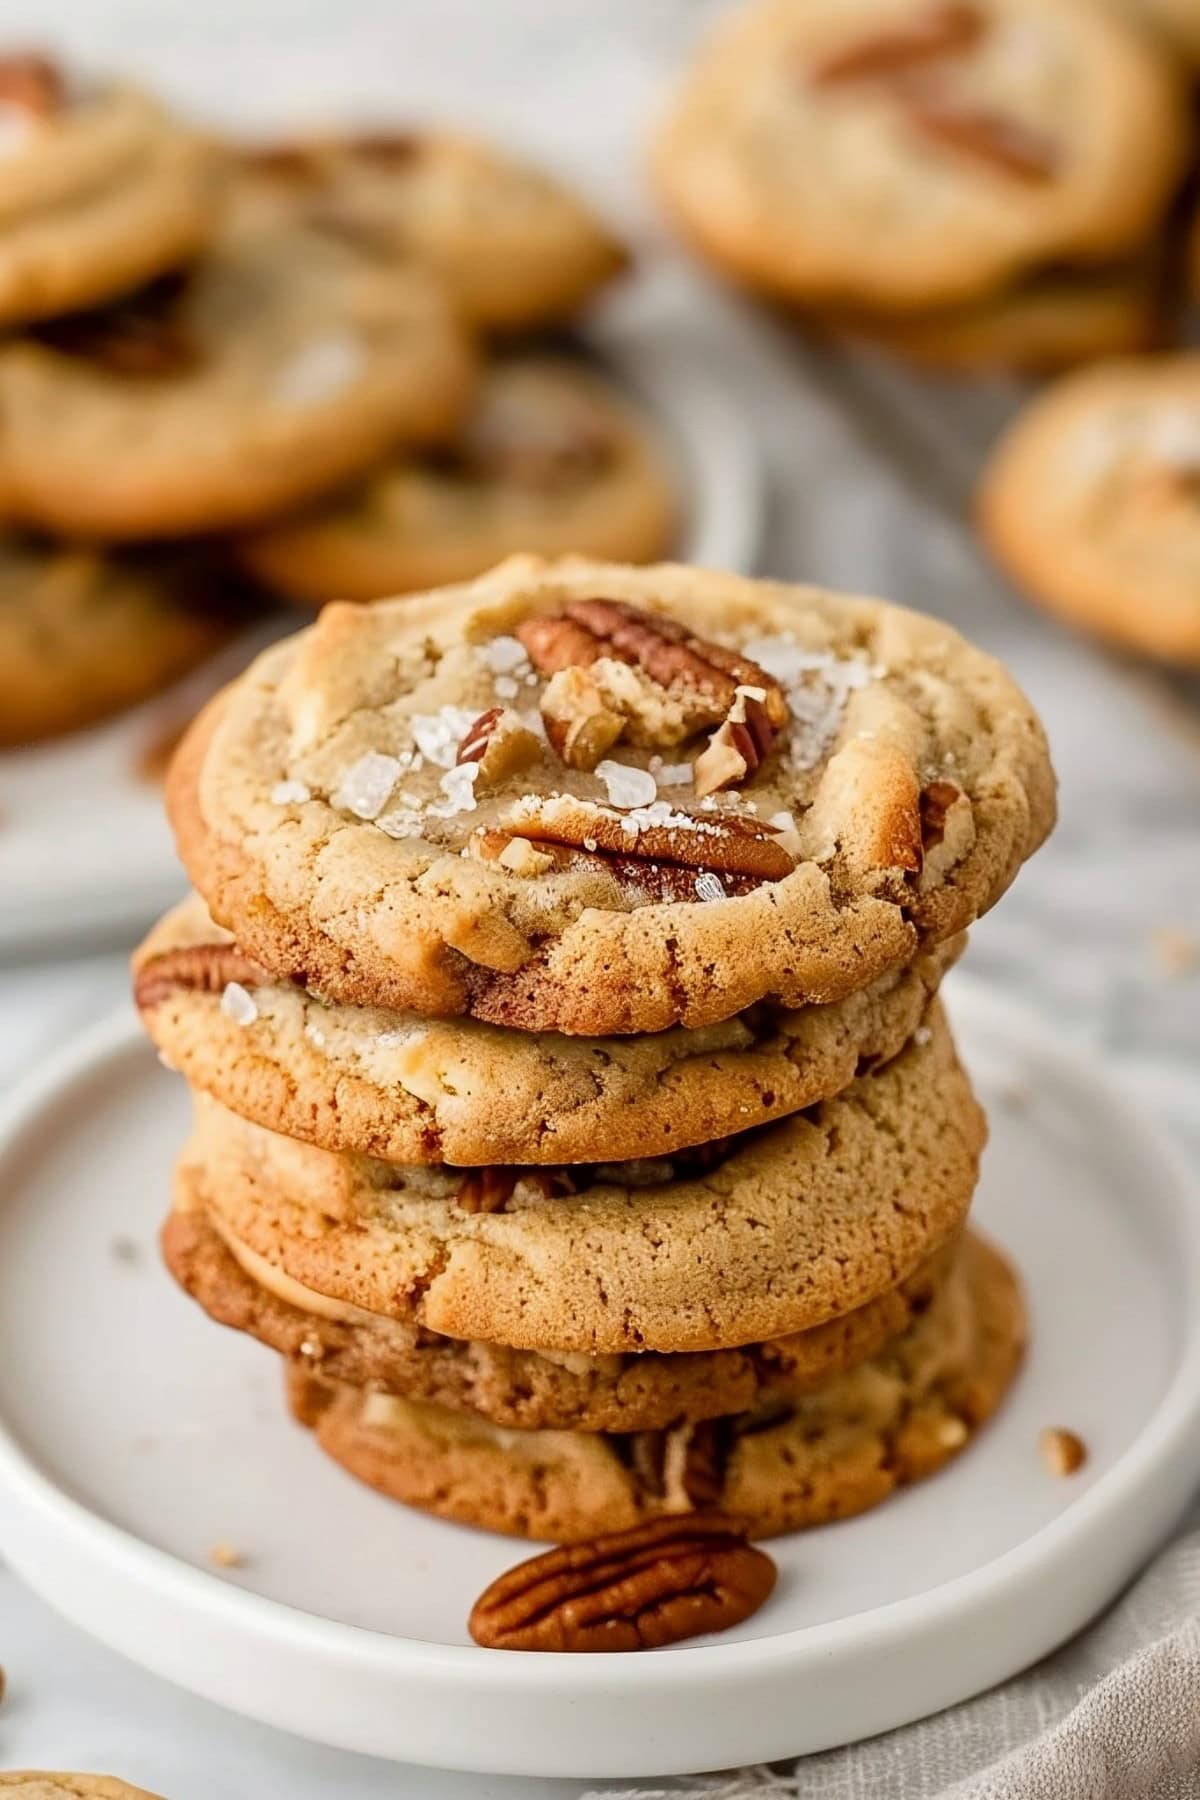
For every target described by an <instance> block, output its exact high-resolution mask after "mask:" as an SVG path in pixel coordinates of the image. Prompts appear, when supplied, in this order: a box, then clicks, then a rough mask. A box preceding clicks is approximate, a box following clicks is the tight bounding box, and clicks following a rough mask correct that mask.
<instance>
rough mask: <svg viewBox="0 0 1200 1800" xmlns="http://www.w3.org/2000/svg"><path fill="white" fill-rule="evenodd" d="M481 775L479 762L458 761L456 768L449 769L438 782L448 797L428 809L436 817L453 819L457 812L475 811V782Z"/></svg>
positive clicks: (432, 816) (431, 815)
mask: <svg viewBox="0 0 1200 1800" xmlns="http://www.w3.org/2000/svg"><path fill="white" fill-rule="evenodd" d="M478 776H479V764H478V763H477V762H471V763H457V764H456V765H455V766H454V768H452V769H447V770H446V773H445V774H444V775H443V776H442V778H441V780H440V781H439V783H438V786H439V787H440V788H441V790H442V792H443V794H445V796H446V798H445V800H444V801H442V802H440V803H439V804H437V805H435V806H429V807H427V808H426V811H427V812H428V813H429V815H430V817H431V818H434V819H452V818H454V817H455V815H456V814H457V813H464V812H474V811H475V782H476V780H477V779H478Z"/></svg>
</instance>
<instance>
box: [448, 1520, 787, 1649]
mask: <svg viewBox="0 0 1200 1800" xmlns="http://www.w3.org/2000/svg"><path fill="white" fill-rule="evenodd" d="M774 1586H775V1564H774V1563H773V1562H772V1561H771V1558H770V1557H769V1556H766V1555H764V1553H763V1552H762V1551H761V1550H756V1549H755V1548H754V1547H753V1546H752V1545H751V1544H749V1543H747V1541H746V1530H745V1527H744V1526H743V1525H742V1524H741V1523H740V1522H739V1521H738V1520H736V1519H731V1518H726V1517H724V1516H723V1515H721V1514H720V1513H685V1514H682V1515H679V1516H670V1517H667V1518H660V1519H652V1520H650V1521H649V1522H648V1523H647V1524H645V1525H635V1526H633V1527H632V1529H630V1530H629V1531H614V1532H609V1533H607V1534H606V1535H604V1536H602V1537H596V1538H592V1539H590V1540H589V1541H588V1542H586V1543H581V1544H566V1545H564V1546H563V1547H562V1548H561V1549H558V1550H550V1551H547V1552H546V1554H545V1555H542V1556H535V1557H532V1558H531V1559H530V1560H529V1561H528V1562H524V1563H520V1564H518V1566H517V1567H516V1568H515V1569H509V1570H508V1572H507V1573H506V1574H504V1575H501V1576H500V1578H499V1579H498V1580H497V1581H494V1582H493V1583H492V1585H491V1586H490V1587H489V1588H487V1589H486V1590H485V1591H484V1593H482V1594H481V1595H480V1597H479V1599H478V1600H477V1601H476V1602H475V1605H474V1606H473V1607H472V1609H471V1617H470V1621H469V1628H470V1632H471V1636H472V1637H473V1638H474V1639H475V1642H476V1643H477V1644H482V1645H483V1646H484V1647H485V1649H493V1650H584V1651H588V1650H655V1649H658V1648H659V1647H660V1646H661V1645H663V1644H674V1643H678V1642H679V1641H680V1639H681V1638H688V1637H697V1636H699V1635H700V1634H701V1633H703V1632H707V1631H724V1630H726V1629H727V1628H728V1627H729V1626H731V1625H739V1624H740V1623H741V1622H742V1620H743V1619H748V1618H749V1617H750V1615H751V1613H754V1612H757V1611H758V1608H759V1607H760V1606H761V1605H762V1604H763V1602H764V1601H765V1600H766V1599H767V1597H768V1595H769V1594H770V1592H771V1590H772V1588H773V1587H774Z"/></svg>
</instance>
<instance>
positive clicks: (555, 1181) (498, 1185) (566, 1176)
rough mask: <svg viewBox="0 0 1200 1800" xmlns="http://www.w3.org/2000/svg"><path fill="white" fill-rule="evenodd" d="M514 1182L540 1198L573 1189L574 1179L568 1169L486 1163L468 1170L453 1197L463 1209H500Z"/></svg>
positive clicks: (475, 1211) (474, 1211)
mask: <svg viewBox="0 0 1200 1800" xmlns="http://www.w3.org/2000/svg"><path fill="white" fill-rule="evenodd" d="M518 1183H523V1184H524V1185H525V1186H526V1187H527V1188H530V1189H532V1190H533V1191H534V1192H536V1193H539V1194H540V1195H541V1196H542V1199H543V1200H551V1199H553V1198H554V1197H555V1195H558V1194H573V1193H574V1192H575V1180H574V1177H573V1176H572V1173H571V1171H570V1170H569V1169H531V1168H501V1167H499V1166H496V1165H492V1164H488V1165H486V1166H484V1167H482V1168H478V1169H468V1170H467V1171H466V1172H465V1174H464V1176H463V1183H462V1186H461V1187H460V1188H459V1190H458V1192H457V1194H455V1196H454V1198H455V1200H456V1201H457V1203H458V1205H459V1206H461V1207H462V1209H463V1211H464V1212H469V1213H499V1212H504V1210H505V1209H506V1207H507V1206H508V1203H509V1201H510V1200H511V1199H512V1197H513V1195H514V1193H515V1192H516V1190H517V1184H518Z"/></svg>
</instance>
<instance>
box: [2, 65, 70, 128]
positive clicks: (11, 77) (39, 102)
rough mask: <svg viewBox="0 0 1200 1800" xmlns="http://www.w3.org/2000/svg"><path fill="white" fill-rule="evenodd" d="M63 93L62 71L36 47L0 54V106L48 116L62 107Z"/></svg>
mask: <svg viewBox="0 0 1200 1800" xmlns="http://www.w3.org/2000/svg"><path fill="white" fill-rule="evenodd" d="M66 97H67V95H66V83H65V82H64V81H63V78H62V73H61V71H60V70H59V68H58V67H57V65H56V64H55V63H53V62H52V61H51V60H50V58H49V57H48V56H40V55H38V54H37V52H36V51H25V52H24V53H21V52H14V53H13V55H11V56H0V106H13V107H17V108H18V109H19V110H20V111H21V112H26V113H31V114H32V115H33V116H34V117H35V118H38V119H48V118H51V117H52V116H53V115H54V114H55V113H56V112H60V111H61V110H62V107H63V104H64V102H65V101H66Z"/></svg>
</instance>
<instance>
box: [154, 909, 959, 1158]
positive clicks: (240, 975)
mask: <svg viewBox="0 0 1200 1800" xmlns="http://www.w3.org/2000/svg"><path fill="white" fill-rule="evenodd" d="M961 949H962V942H961V940H959V939H952V940H950V942H949V943H947V944H943V945H939V946H937V947H936V948H935V949H932V950H929V951H926V952H924V953H923V954H922V955H920V956H918V957H917V959H916V961H915V963H914V964H912V965H911V967H909V968H905V969H898V970H894V971H892V972H891V973H889V974H887V975H884V976H882V977H881V978H880V979H879V980H878V981H877V982H875V983H874V984H873V985H872V986H871V987H869V988H865V989H863V990H861V991H860V992H859V993H856V994H850V995H848V996H847V998H846V999H845V1000H841V1001H835V1002H833V1003H831V1004H830V1005H829V1006H806V1007H801V1008H799V1009H796V1010H793V1011H788V1010H783V1009H775V1008H767V1007H759V1008H755V1009H753V1010H752V1011H751V1012H750V1013H749V1014H738V1015H736V1016H735V1017H734V1018H732V1019H727V1020H724V1021H723V1022H722V1023H720V1024H718V1025H710V1026H703V1027H700V1028H699V1029H697V1030H695V1031H688V1030H687V1029H686V1028H684V1027H681V1026H677V1027H674V1028H673V1029H671V1030H668V1031H665V1032H658V1033H653V1034H649V1035H642V1036H637V1037H620V1038H583V1037H564V1036H561V1035H558V1034H555V1033H549V1032H517V1031H510V1030H508V1029H506V1028H505V1027H504V1026H497V1025H486V1024H481V1023H480V1022H479V1021H477V1020H473V1019H458V1020H435V1019H426V1018H422V1017H421V1016H420V1015H419V1014H415V1013H400V1012H389V1011H387V1010H386V1009H384V1008H380V1007H351V1006H344V1005H339V1004H338V1003H337V1002H334V1001H323V1000H321V999H320V998H319V997H318V996H317V995H316V994H313V993H311V992H307V991H306V990H305V989H303V988H301V987H298V986H296V985H295V984H294V983H290V982H277V981H272V980H271V979H270V978H269V977H268V976H267V974H266V971H265V970H262V969H260V968H257V967H256V965H255V964H253V962H251V961H250V959H248V958H247V957H245V956H244V955H242V953H241V952H240V951H238V949H237V947H236V944H235V943H234V940H233V938H232V937H231V935H230V934H229V933H228V932H225V931H222V930H221V929H220V927H219V926H217V925H214V924H213V922H212V920H211V918H210V917H209V915H208V913H207V911H206V910H205V907H204V903H203V901H201V900H200V899H199V897H198V896H194V897H193V898H192V899H191V900H189V901H186V902H185V903H184V904H183V905H182V906H179V907H177V908H175V910H174V911H173V912H171V913H168V914H167V916H166V918H165V919H163V920H162V921H161V922H160V924H159V925H157V926H156V927H155V929H154V930H153V931H152V932H151V934H150V936H149V937H148V938H147V940H146V942H145V943H144V944H143V945H142V947H141V948H140V949H139V950H138V952H137V953H136V955H135V957H134V964H133V967H134V992H135V997H136V999H137V1001H138V1005H139V1007H140V1009H141V1015H142V1020H143V1023H144V1024H145V1027H146V1030H147V1031H148V1033H149V1034H150V1037H151V1038H152V1039H153V1041H154V1043H155V1044H156V1045H157V1046H158V1048H159V1050H160V1051H161V1052H162V1054H163V1056H164V1057H165V1058H166V1060H167V1062H168V1063H169V1064H170V1065H171V1067H172V1068H175V1069H178V1070H179V1071H180V1073H181V1074H183V1076H184V1077H185V1079H186V1080H187V1082H188V1083H189V1085H190V1086H191V1087H193V1088H198V1089H200V1090H201V1091H202V1092H204V1093H207V1094H211V1095H212V1096H213V1097H214V1098H215V1099H217V1100H219V1101H221V1103H222V1104H223V1105H225V1106H227V1107H229V1108H230V1109H231V1110H232V1111H234V1112H236V1113H240V1114H242V1115H243V1116H245V1117H246V1118H249V1119H252V1120H254V1121H255V1122H256V1123H257V1124H260V1125H266V1126H268V1127H270V1128H272V1129H273V1130H275V1131H279V1132H283V1133H284V1134H285V1135H287V1136H289V1137H296V1138H302V1139H304V1140H306V1141H308V1142H311V1143H315V1144H319V1145H320V1146H322V1148H324V1149H327V1150H352V1151H356V1152H358V1153H359V1154H361V1155H364V1156H373V1157H379V1158H381V1159H382V1160H384V1161H387V1162H448V1163H455V1164H480V1163H499V1164H510V1163H525V1164H554V1163H575V1162H597V1161H604V1162H611V1161H613V1160H616V1159H621V1158H627V1157H654V1156H659V1155H663V1154H665V1153H668V1152H670V1151H672V1150H678V1149H680V1148H682V1147H684V1146H686V1145H690V1144H702V1143H709V1142H711V1141H712V1140H714V1139H716V1138H722V1137H726V1136H728V1135H729V1134H731V1133H733V1132H739V1131H744V1130H746V1129H747V1128H748V1127H749V1126H751V1125H755V1124H765V1123H767V1122H768V1121H770V1120H772V1119H775V1118H782V1117H784V1116H785V1115H786V1114H788V1113H791V1112H798V1111H800V1110H801V1109H802V1108H803V1107H806V1106H811V1105H813V1104H814V1103H815V1102H816V1101H819V1100H823V1099H826V1098H828V1097H829V1096H830V1095H833V1094H836V1093H839V1092H840V1091H841V1089H842V1088H844V1087H845V1086H846V1085H847V1084H848V1083H849V1082H850V1081H851V1080H853V1078H854V1076H855V1075H856V1074H857V1073H859V1072H860V1070H863V1069H866V1068H868V1067H871V1066H874V1065H876V1064H878V1063H881V1062H886V1061H888V1060H889V1059H890V1058H891V1057H893V1056H895V1055H896V1054H897V1053H898V1052H899V1051H900V1050H902V1049H903V1047H904V1045H905V1044H906V1043H907V1041H908V1040H909V1038H910V1037H911V1036H912V1034H913V1033H914V1032H915V1031H917V1030H918V1029H919V1028H920V1026H921V1022H922V1020H923V1018H924V1015H925V1011H926V1008H927V1006H928V1003H929V1000H930V998H931V997H932V995H933V994H934V993H936V991H937V989H938V986H939V983H940V981H941V978H942V976H943V974H944V973H945V971H946V969H947V968H949V966H950V965H951V963H953V962H954V961H955V960H956V959H957V957H958V955H959V953H960V951H961Z"/></svg>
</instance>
